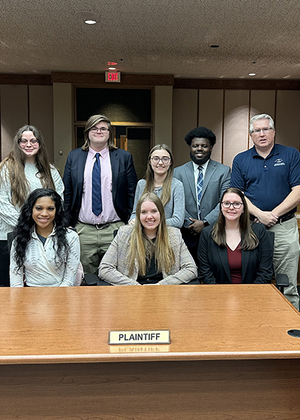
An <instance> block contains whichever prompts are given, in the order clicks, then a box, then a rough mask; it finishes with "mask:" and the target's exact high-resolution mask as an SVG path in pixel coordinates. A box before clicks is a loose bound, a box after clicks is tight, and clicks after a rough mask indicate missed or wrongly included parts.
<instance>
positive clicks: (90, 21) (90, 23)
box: [84, 19, 97, 25]
mask: <svg viewBox="0 0 300 420" xmlns="http://www.w3.org/2000/svg"><path fill="white" fill-rule="evenodd" d="M84 23H86V24H87V25H95V23H97V22H96V21H95V20H93V19H86V20H85V21H84Z"/></svg>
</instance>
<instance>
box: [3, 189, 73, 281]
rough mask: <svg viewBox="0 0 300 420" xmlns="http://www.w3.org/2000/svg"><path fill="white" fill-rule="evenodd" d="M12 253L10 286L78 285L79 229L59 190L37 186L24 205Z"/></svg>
mask: <svg viewBox="0 0 300 420" xmlns="http://www.w3.org/2000/svg"><path fill="white" fill-rule="evenodd" d="M14 233H15V239H14V241H13V243H12V249H11V253H10V286H11V287H23V286H31V287H32V286H36V287H55V286H56V287H59V286H74V285H75V281H76V275H77V270H78V266H79V261H80V245H79V238H78V235H77V233H76V232H75V231H74V230H72V229H68V228H67V220H66V218H65V214H64V208H63V202H62V199H61V197H60V195H59V194H57V192H56V191H53V190H51V189H47V188H38V189H36V190H34V191H33V192H32V193H31V194H30V195H29V197H28V199H27V200H26V202H25V204H24V206H23V207H22V209H21V213H20V217H19V219H18V224H17V226H16V229H15V231H14Z"/></svg>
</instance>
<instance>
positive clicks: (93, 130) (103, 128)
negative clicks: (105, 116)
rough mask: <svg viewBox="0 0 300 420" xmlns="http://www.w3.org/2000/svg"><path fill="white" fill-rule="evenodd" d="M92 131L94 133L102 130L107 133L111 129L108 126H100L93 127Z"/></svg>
mask: <svg viewBox="0 0 300 420" xmlns="http://www.w3.org/2000/svg"><path fill="white" fill-rule="evenodd" d="M90 131H91V132H92V133H98V131H100V133H106V132H107V131H109V128H107V127H100V128H97V127H92V128H91V130H90Z"/></svg>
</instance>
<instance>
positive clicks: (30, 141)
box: [19, 139, 40, 146]
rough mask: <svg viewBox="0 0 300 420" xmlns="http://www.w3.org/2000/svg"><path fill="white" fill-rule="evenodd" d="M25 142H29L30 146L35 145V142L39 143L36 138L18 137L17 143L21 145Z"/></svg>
mask: <svg viewBox="0 0 300 420" xmlns="http://www.w3.org/2000/svg"><path fill="white" fill-rule="evenodd" d="M27 143H30V144H31V145H32V146H35V145H36V144H37V143H40V142H39V140H37V139H31V140H25V139H20V140H19V144H20V145H21V146H25V145H26V144H27Z"/></svg>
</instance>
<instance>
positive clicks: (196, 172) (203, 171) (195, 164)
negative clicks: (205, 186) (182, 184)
mask: <svg viewBox="0 0 300 420" xmlns="http://www.w3.org/2000/svg"><path fill="white" fill-rule="evenodd" d="M209 161H210V159H208V160H207V161H206V162H205V163H203V165H198V164H197V163H195V162H193V167H194V175H195V177H196V179H197V178H198V174H199V169H198V168H199V166H202V173H203V179H204V178H205V172H206V169H207V165H208V162H209Z"/></svg>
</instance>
